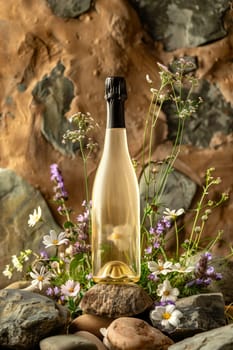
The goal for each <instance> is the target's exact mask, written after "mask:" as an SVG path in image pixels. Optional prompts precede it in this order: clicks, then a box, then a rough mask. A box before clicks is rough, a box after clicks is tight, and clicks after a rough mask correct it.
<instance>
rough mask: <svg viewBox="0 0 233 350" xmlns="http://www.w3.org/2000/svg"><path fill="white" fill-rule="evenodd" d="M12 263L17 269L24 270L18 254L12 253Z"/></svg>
mask: <svg viewBox="0 0 233 350" xmlns="http://www.w3.org/2000/svg"><path fill="white" fill-rule="evenodd" d="M12 264H13V266H14V267H15V268H16V270H17V271H19V272H22V271H23V264H22V263H21V262H20V261H19V259H18V257H17V256H16V255H12Z"/></svg>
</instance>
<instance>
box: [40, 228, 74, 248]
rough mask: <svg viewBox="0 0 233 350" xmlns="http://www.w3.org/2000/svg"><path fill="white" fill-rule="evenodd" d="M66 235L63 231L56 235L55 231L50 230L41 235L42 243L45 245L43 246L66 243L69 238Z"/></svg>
mask: <svg viewBox="0 0 233 350" xmlns="http://www.w3.org/2000/svg"><path fill="white" fill-rule="evenodd" d="M65 237H66V233H65V232H61V233H59V235H57V233H56V231H54V230H50V234H49V235H45V236H44V237H43V244H44V245H45V248H48V247H52V246H59V245H62V244H68V242H69V240H68V238H65Z"/></svg>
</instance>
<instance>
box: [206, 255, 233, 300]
mask: <svg viewBox="0 0 233 350" xmlns="http://www.w3.org/2000/svg"><path fill="white" fill-rule="evenodd" d="M211 265H212V266H213V267H214V268H215V271H217V272H219V273H221V274H222V279H221V280H220V281H213V282H211V284H210V285H209V286H208V290H209V292H210V293H216V292H218V293H222V295H223V298H224V301H225V304H227V305H229V304H231V303H233V284H232V281H233V261H232V260H227V259H224V258H222V257H220V258H213V259H212V261H211Z"/></svg>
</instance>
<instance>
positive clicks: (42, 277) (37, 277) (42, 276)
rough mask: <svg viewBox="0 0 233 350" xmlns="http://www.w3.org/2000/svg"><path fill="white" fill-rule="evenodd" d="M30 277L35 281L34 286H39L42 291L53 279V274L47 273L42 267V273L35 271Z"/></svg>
mask: <svg viewBox="0 0 233 350" xmlns="http://www.w3.org/2000/svg"><path fill="white" fill-rule="evenodd" d="M30 276H31V278H32V279H33V281H32V286H34V287H37V286H38V288H39V290H42V288H43V284H44V283H47V282H49V281H50V278H51V277H52V275H51V272H49V271H46V270H45V267H44V266H42V267H41V269H40V272H38V271H36V270H34V269H33V270H32V271H31V272H30Z"/></svg>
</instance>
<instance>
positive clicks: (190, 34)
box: [130, 0, 229, 51]
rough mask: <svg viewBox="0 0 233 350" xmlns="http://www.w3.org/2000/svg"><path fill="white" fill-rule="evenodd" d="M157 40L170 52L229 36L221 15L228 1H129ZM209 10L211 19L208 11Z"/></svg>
mask: <svg viewBox="0 0 233 350" xmlns="http://www.w3.org/2000/svg"><path fill="white" fill-rule="evenodd" d="M130 2H131V3H132V4H133V5H134V6H135V8H136V9H137V11H138V13H139V15H140V17H141V20H142V22H143V23H144V24H145V25H146V26H147V28H148V31H149V33H150V34H151V36H152V37H153V38H154V40H156V41H159V40H161V41H162V42H163V44H164V47H165V49H166V50H167V51H173V50H176V49H178V48H181V47H195V46H199V45H204V44H206V43H208V42H211V41H214V40H217V39H220V38H222V37H224V36H225V35H226V31H225V29H224V27H223V23H222V17H223V14H224V12H225V11H226V9H227V8H228V6H229V4H228V1H227V0H217V1H215V2H214V3H213V2H212V0H205V1H201V0H195V1H191V2H187V1H186V0H163V1H159V0H156V1H155V0H147V1H145V0H130ZM207 13H208V20H206V14H207Z"/></svg>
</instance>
